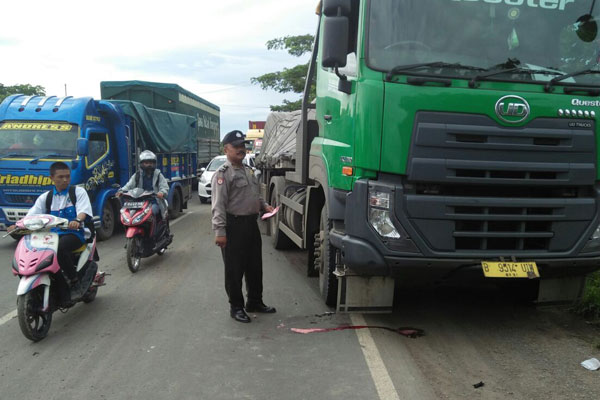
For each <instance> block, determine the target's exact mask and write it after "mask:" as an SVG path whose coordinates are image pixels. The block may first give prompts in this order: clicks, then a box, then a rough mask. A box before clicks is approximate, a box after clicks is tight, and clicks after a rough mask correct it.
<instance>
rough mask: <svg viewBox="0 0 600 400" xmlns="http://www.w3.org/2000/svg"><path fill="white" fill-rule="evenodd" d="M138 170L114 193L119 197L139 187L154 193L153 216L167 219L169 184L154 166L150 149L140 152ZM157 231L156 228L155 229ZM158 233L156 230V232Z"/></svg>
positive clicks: (153, 158) (154, 156)
mask: <svg viewBox="0 0 600 400" xmlns="http://www.w3.org/2000/svg"><path fill="white" fill-rule="evenodd" d="M139 160H140V170H139V171H137V172H136V173H135V174H133V176H132V177H131V178H130V179H129V182H127V184H125V186H123V187H122V188H121V189H120V190H119V191H118V192H117V194H116V196H117V197H120V196H121V195H122V194H123V192H126V191H128V190H131V189H135V188H140V189H144V190H145V191H148V192H154V193H156V197H158V202H157V203H156V202H155V203H153V204H152V214H153V215H154V217H155V218H159V219H160V218H162V219H165V220H167V207H168V204H167V201H166V197H167V195H168V194H169V184H168V183H167V180H166V179H165V177H164V176H163V174H162V172H160V170H159V169H157V168H156V154H154V153H153V152H151V151H150V150H144V151H142V152H141V153H140V157H139ZM157 231H158V230H157ZM167 232H169V225H168V220H167ZM157 233H158V232H157Z"/></svg>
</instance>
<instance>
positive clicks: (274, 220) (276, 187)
mask: <svg viewBox="0 0 600 400" xmlns="http://www.w3.org/2000/svg"><path fill="white" fill-rule="evenodd" d="M271 183H272V185H273V189H272V190H271V201H270V204H271V206H273V208H277V207H278V206H279V205H281V204H280V203H279V195H280V194H281V193H282V191H283V188H284V186H285V181H284V179H283V178H282V177H279V176H277V177H274V178H273V179H271ZM282 215H283V210H282V209H280V210H279V212H278V213H277V214H275V215H273V216H272V217H271V218H270V219H269V224H270V232H271V241H272V243H273V247H274V248H275V249H277V250H285V249H290V248H291V247H292V246H293V245H294V242H292V240H291V239H290V238H289V237H287V236H286V234H285V233H283V232H282V231H281V229H279V221H280V218H281V216H282Z"/></svg>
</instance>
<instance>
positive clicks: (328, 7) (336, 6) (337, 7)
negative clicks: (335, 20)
mask: <svg viewBox="0 0 600 400" xmlns="http://www.w3.org/2000/svg"><path fill="white" fill-rule="evenodd" d="M351 10H352V2H351V0H323V15H325V16H326V17H335V16H336V15H345V16H348V15H350V12H351ZM338 12H339V14H338Z"/></svg>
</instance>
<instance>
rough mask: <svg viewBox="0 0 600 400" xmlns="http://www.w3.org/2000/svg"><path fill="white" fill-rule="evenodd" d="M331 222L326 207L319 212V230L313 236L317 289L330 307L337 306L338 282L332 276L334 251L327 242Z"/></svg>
mask: <svg viewBox="0 0 600 400" xmlns="http://www.w3.org/2000/svg"><path fill="white" fill-rule="evenodd" d="M331 226H332V224H331V220H330V219H329V213H328V211H327V205H324V206H323V209H322V210H321V223H320V226H319V228H320V230H319V232H317V233H316V234H315V268H316V269H317V270H318V271H319V289H320V291H321V296H322V297H323V300H324V301H325V304H327V305H328V306H330V307H335V305H336V304H337V292H338V281H337V277H336V276H335V275H334V273H333V271H335V252H336V249H335V247H333V246H332V245H331V243H330V241H329V231H330V230H331Z"/></svg>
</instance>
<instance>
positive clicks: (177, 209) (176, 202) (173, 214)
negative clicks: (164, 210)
mask: <svg viewBox="0 0 600 400" xmlns="http://www.w3.org/2000/svg"><path fill="white" fill-rule="evenodd" d="M180 213H181V194H180V193H179V189H177V188H176V189H175V192H173V202H172V204H171V207H169V218H170V219H175V218H177V217H179V214H180Z"/></svg>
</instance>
